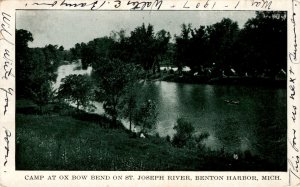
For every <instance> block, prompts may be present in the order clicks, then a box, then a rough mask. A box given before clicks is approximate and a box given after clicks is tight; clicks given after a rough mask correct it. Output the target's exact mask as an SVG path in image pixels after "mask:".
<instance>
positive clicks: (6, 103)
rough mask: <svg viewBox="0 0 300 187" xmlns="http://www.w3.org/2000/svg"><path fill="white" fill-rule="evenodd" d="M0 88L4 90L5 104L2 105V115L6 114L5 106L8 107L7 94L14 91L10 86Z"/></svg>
mask: <svg viewBox="0 0 300 187" xmlns="http://www.w3.org/2000/svg"><path fill="white" fill-rule="evenodd" d="M0 90H2V91H4V92H5V99H4V101H5V105H4V115H5V114H6V112H7V108H8V106H9V105H8V104H9V99H8V96H9V95H12V92H13V91H14V90H13V89H12V88H8V89H7V90H6V89H4V88H0Z"/></svg>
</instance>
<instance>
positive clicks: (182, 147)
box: [15, 10, 289, 172]
mask: <svg viewBox="0 0 300 187" xmlns="http://www.w3.org/2000/svg"><path fill="white" fill-rule="evenodd" d="M15 16H16V23H15V24H16V30H15V50H16V51H15V64H16V70H15V79H16V80H15V82H16V90H15V93H16V96H15V97H16V116H15V120H16V122H15V123H16V124H15V128H16V130H15V131H16V132H15V146H16V147H15V167H16V170H20V171H22V170H42V171H43V170H47V171H48V170H50V171H56V170H57V171H254V172H255V171H278V172H287V166H288V162H287V160H288V159H287V145H288V138H287V103H288V100H287V98H288V97H287V88H288V86H287V74H288V71H289V67H288V64H287V61H288V55H287V53H288V51H287V50H288V46H287V45H288V42H287V38H288V36H287V31H288V30H287V22H288V16H287V11H273V10H272V11H248V10H247V11H246V10H239V11H225V10H222V11H221V10H218V11H216V10H213V11H179V10H178V11H110V10H109V11H85V10H74V11H69V10H16V15H15Z"/></svg>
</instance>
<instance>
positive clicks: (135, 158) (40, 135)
mask: <svg viewBox="0 0 300 187" xmlns="http://www.w3.org/2000/svg"><path fill="white" fill-rule="evenodd" d="M16 119H17V142H18V145H17V149H18V150H17V169H39V170H52V169H58V170H66V169H71V170H174V169H176V170H187V169H192V170H194V169H196V167H197V163H196V161H197V159H196V158H195V157H194V156H192V155H186V154H185V151H184V150H180V149H178V148H174V147H172V146H171V145H170V144H169V143H168V142H167V141H165V140H164V139H161V138H154V137H150V138H147V139H141V138H129V134H128V133H126V132H125V131H124V130H123V129H105V128H102V127H100V126H99V125H98V124H96V123H90V122H84V121H80V120H76V119H73V118H72V117H66V116H57V115H52V116H51V115H43V116H40V115H22V114H18V115H17V118H16ZM193 162H195V163H193Z"/></svg>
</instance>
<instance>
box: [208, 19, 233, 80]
mask: <svg viewBox="0 0 300 187" xmlns="http://www.w3.org/2000/svg"><path fill="white" fill-rule="evenodd" d="M207 32H208V37H209V45H210V47H209V50H210V54H211V56H212V58H211V64H213V63H215V66H216V69H217V72H216V75H218V76H220V75H221V72H222V71H228V70H229V69H231V68H232V66H233V64H234V62H235V60H236V57H235V56H234V55H233V54H234V50H233V45H234V44H235V42H236V40H237V36H238V33H239V27H238V24H237V22H234V21H232V20H231V19H229V18H224V19H222V20H221V21H220V22H218V23H215V24H213V25H211V26H208V27H207Z"/></svg>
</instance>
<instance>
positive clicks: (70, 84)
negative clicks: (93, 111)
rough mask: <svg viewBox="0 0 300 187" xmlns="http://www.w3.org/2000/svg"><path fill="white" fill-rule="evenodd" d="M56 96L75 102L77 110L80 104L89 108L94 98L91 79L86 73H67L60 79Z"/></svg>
mask: <svg viewBox="0 0 300 187" xmlns="http://www.w3.org/2000/svg"><path fill="white" fill-rule="evenodd" d="M57 96H58V98H63V99H65V100H67V101H68V102H72V103H75V104H76V108H77V111H79V107H80V106H81V107H83V108H84V109H85V108H90V107H91V106H92V105H91V101H92V100H93V98H94V97H93V96H94V94H93V84H92V81H91V79H90V77H89V76H87V75H69V76H67V77H65V78H63V79H62V83H61V85H60V87H59V89H58V93H57Z"/></svg>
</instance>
